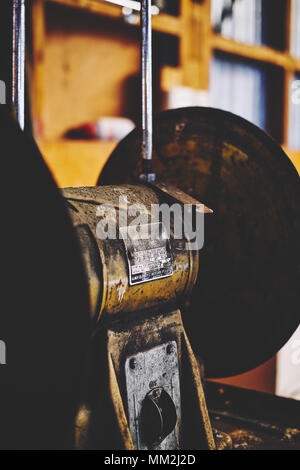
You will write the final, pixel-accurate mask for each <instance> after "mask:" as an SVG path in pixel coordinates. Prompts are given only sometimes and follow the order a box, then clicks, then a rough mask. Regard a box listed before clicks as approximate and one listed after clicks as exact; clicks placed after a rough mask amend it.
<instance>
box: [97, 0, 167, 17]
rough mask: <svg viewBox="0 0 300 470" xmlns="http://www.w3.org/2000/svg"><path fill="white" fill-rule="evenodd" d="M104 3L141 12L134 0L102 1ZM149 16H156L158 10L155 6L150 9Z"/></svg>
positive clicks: (139, 5)
mask: <svg viewBox="0 0 300 470" xmlns="http://www.w3.org/2000/svg"><path fill="white" fill-rule="evenodd" d="M102 1H104V2H106V3H112V4H113V5H119V6H120V7H124V8H129V9H130V10H134V11H141V4H140V2H137V1H136V0H102ZM151 14H152V15H158V14H159V8H158V7H157V6H156V5H153V6H152V7H151Z"/></svg>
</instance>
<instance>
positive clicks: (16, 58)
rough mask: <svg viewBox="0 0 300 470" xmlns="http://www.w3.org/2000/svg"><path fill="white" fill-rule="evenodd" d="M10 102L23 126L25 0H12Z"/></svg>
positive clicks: (22, 127) (22, 126)
mask: <svg viewBox="0 0 300 470" xmlns="http://www.w3.org/2000/svg"><path fill="white" fill-rule="evenodd" d="M12 63H13V70H12V81H13V86H12V103H13V109H14V113H15V116H16V119H17V121H18V123H19V125H20V127H21V129H24V126H25V0H13V60H12Z"/></svg>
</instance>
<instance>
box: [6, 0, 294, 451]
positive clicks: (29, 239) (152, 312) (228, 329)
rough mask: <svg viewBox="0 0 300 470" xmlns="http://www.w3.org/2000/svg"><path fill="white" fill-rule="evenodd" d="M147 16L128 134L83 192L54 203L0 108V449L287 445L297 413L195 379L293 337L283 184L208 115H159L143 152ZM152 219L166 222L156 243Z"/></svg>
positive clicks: (286, 171)
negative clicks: (0, 353) (138, 90)
mask: <svg viewBox="0 0 300 470" xmlns="http://www.w3.org/2000/svg"><path fill="white" fill-rule="evenodd" d="M16 3H18V2H16ZM21 3H22V4H23V2H21ZM150 6H151V2H150V1H148V0H143V1H142V71H143V121H142V126H141V129H136V130H135V131H133V132H132V133H131V134H130V135H129V136H128V137H127V138H125V139H124V140H123V141H122V142H121V143H120V144H119V145H118V147H117V148H116V150H115V151H114V152H113V154H112V155H111V157H110V159H109V161H108V163H107V164H106V166H105V168H104V170H103V172H102V174H101V175H100V177H99V185H98V186H97V187H93V188H66V189H64V190H62V191H58V189H57V188H56V186H55V184H54V182H53V180H52V178H51V176H50V174H49V172H48V170H47V168H46V166H45V164H44V162H43V160H42V157H41V156H40V154H39V151H38V149H37V148H36V146H35V144H34V142H33V141H32V140H30V139H29V138H28V137H27V136H26V135H25V134H24V133H22V132H21V130H20V128H19V127H18V126H17V124H16V123H15V122H14V120H13V119H12V117H11V116H10V113H8V112H7V110H2V109H1V110H0V111H1V112H0V133H1V139H2V143H3V147H2V149H3V150H2V154H3V157H5V158H3V168H4V174H5V175H12V174H14V175H15V173H16V175H15V177H14V178H15V179H14V186H11V183H10V181H8V179H7V178H4V181H3V184H2V191H3V193H2V201H3V217H4V220H5V229H4V230H3V233H2V246H3V260H2V264H1V269H2V275H3V276H2V278H5V279H6V282H5V288H4V289H3V305H7V307H6V308H3V311H2V313H1V315H0V339H1V340H3V341H5V343H6V344H7V364H6V365H5V366H3V367H2V366H1V369H0V413H1V419H0V447H1V448H4V449H7V448H31V449H39V448H43V449H45V448H49V449H57V448H77V449H104V450H109V449H112V450H115V449H123V450H134V449H136V450H180V449H188V450H202V449H211V450H213V449H229V448H278V449H279V448H299V447H300V443H299V436H300V404H299V402H296V401H293V400H286V399H281V398H278V397H271V396H270V397H268V396H265V395H261V394H258V393H257V392H247V391H241V390H239V389H231V388H230V387H225V386H219V385H218V384H215V383H212V382H211V383H209V382H208V383H205V381H204V378H213V377H215V378H216V377H224V376H229V375H234V374H238V373H241V372H244V371H246V370H250V369H252V368H254V367H256V366H257V365H259V364H261V363H262V362H264V361H265V360H267V359H268V358H270V357H271V356H272V355H274V354H275V353H276V352H277V351H278V350H279V349H280V347H281V346H282V345H283V344H284V343H285V342H286V341H287V339H288V338H289V337H290V335H291V334H292V333H293V331H294V330H295V329H296V327H297V326H298V324H299V236H300V218H299V208H300V193H299V178H298V175H297V172H296V170H295V168H294V167H293V165H292V163H291V162H290V161H289V159H288V157H287V156H286V155H285V154H284V152H283V151H282V149H281V148H280V146H279V145H278V144H276V143H275V142H274V141H273V140H272V139H271V138H270V137H269V136H267V135H266V134H265V133H263V132H262V131H261V130H259V129H258V128H256V127H255V126H253V125H252V124H250V123H248V122H246V121H245V120H243V119H241V118H239V117H237V116H234V115H232V114H230V113H226V112H223V111H219V110H215V109H207V108H184V109H179V110H173V111H166V112H164V113H161V114H160V115H159V116H157V117H156V118H155V119H154V121H153V140H152V100H151V14H150ZM20 11H21V13H22V11H23V10H22V9H21V10H20ZM20 25H22V22H20ZM20 27H21V26H20ZM17 43H18V41H17ZM17 63H18V62H17ZM16 80H18V79H17V78H16ZM21 86H22V83H21ZM16 89H18V88H16ZM16 106H17V110H19V111H18V112H19V113H20V116H22V109H21V108H20V101H18V100H17V102H16ZM18 112H17V113H16V114H17V116H19V114H18ZM19 122H20V124H21V125H22V123H23V122H24V121H23V120H21V121H20V117H19ZM152 144H153V148H152ZM4 149H5V150H4ZM24 154H25V155H26V158H24ZM141 154H142V158H140V157H141ZM16 168H17V172H16V171H15V170H16ZM200 201H201V202H200ZM204 204H205V205H204ZM153 206H154V207H157V206H159V207H166V208H170V207H173V208H174V207H176V208H177V209H178V211H176V210H173V211H172V212H170V217H169V228H168V227H166V226H165V225H166V224H165V220H164V219H161V217H160V215H158V216H157V217H156V218H153V212H152V208H153ZM128 207H130V208H131V209H132V207H134V210H133V211H130V210H128ZM185 208H187V209H188V212H189V215H190V216H191V217H190V219H189V220H191V222H190V223H189V225H188V227H187V229H186V230H182V231H181V235H180V236H178V234H177V235H176V230H177V229H178V228H182V227H184V223H185V219H184V217H183V215H184V209H185ZM137 213H138V218H137ZM156 215H157V214H156ZM197 218H198V219H199V220H200V221H202V225H201V227H202V228H203V229H204V245H203V247H202V246H201V243H200V244H199V245H198V247H196V248H198V249H195V246H194V245H193V246H192V244H193V242H194V240H193V234H194V233H195V231H194V222H195V220H197ZM104 222H105V223H104ZM203 223H204V225H203ZM108 226H109V227H113V229H112V232H111V233H109V236H105V234H106V235H107V233H108V232H107V230H108V231H109V230H110V229H109V228H107V227H108ZM104 227H105V230H104ZM185 228H186V227H185ZM152 232H155V233H156V234H157V235H158V236H156V237H149V233H151V234H152ZM137 233H138V234H139V235H140V236H138V237H136V236H135V235H136V234H137ZM141 233H144V234H145V236H141ZM192 248H193V249H192ZM200 248H201V249H200ZM4 301H5V303H4ZM207 405H208V406H207Z"/></svg>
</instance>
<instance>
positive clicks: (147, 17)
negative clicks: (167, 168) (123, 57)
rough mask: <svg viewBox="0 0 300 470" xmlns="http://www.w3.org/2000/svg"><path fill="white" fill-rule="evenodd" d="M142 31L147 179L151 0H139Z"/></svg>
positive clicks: (146, 169) (147, 167)
mask: <svg viewBox="0 0 300 470" xmlns="http://www.w3.org/2000/svg"><path fill="white" fill-rule="evenodd" d="M141 33H142V39H141V43H142V47H141V56H142V60H141V61H142V158H143V173H144V176H145V177H146V180H148V175H150V174H151V172H152V167H151V160H152V134H153V129H152V119H153V117H152V28H151V0H142V1H141Z"/></svg>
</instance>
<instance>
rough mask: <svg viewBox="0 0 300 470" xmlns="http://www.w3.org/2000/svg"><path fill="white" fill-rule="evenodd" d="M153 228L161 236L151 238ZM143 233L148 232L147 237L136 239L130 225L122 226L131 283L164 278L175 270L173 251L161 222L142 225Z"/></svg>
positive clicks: (121, 231)
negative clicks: (169, 248) (170, 249)
mask: <svg viewBox="0 0 300 470" xmlns="http://www.w3.org/2000/svg"><path fill="white" fill-rule="evenodd" d="M153 228H154V229H155V233H159V234H161V235H160V237H159V238H153V239H152V238H151V233H154V232H152V230H153ZM140 229H141V231H143V233H148V234H149V236H148V238H147V239H135V238H133V237H131V236H130V231H129V230H128V227H121V228H120V233H121V236H122V238H123V241H124V244H125V248H126V253H127V260H128V268H129V285H131V286H134V285H136V284H142V283H144V282H149V281H154V280H155V279H162V278H164V277H169V276H172V274H173V272H174V267H173V257H172V253H171V252H170V251H169V250H168V248H167V245H168V239H167V236H166V231H165V230H164V227H163V225H162V224H161V223H154V224H146V225H140Z"/></svg>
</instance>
